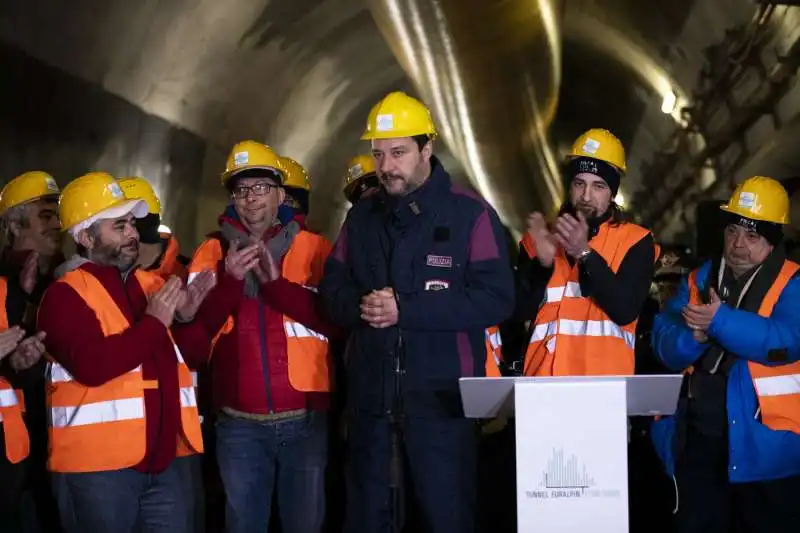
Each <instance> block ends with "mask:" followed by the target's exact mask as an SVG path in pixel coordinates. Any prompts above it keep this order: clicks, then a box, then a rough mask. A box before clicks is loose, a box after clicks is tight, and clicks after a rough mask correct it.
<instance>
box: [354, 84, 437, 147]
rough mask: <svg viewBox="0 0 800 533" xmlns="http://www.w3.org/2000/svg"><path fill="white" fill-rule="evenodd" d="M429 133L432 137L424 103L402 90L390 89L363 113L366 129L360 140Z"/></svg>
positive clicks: (431, 121)
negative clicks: (366, 115)
mask: <svg viewBox="0 0 800 533" xmlns="http://www.w3.org/2000/svg"><path fill="white" fill-rule="evenodd" d="M415 135H429V136H430V137H431V138H434V137H436V135H437V133H436V126H435V125H434V124H433V119H432V118H431V112H430V110H429V109H428V108H427V107H425V104H423V103H422V102H420V101H419V100H417V99H416V98H412V97H410V96H408V95H407V94H405V93H401V92H397V91H396V92H393V93H389V94H388V95H386V96H385V97H384V98H383V100H381V101H380V102H378V103H377V104H375V105H374V106H373V107H372V110H371V111H370V112H369V117H367V129H366V130H365V131H364V134H363V135H362V136H361V140H364V141H371V140H374V139H397V138H399V137H414V136H415Z"/></svg>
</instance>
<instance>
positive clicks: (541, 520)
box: [459, 375, 683, 533]
mask: <svg viewBox="0 0 800 533" xmlns="http://www.w3.org/2000/svg"><path fill="white" fill-rule="evenodd" d="M682 379H683V377H682V376H680V375H666V376H661V375H658V376H655V375H653V376H602V377H546V378H533V377H530V378H529V377H520V378H514V377H508V378H461V379H460V380H459V381H460V383H459V385H460V388H461V398H462V402H463V405H464V413H465V415H466V416H467V417H469V418H494V417H496V416H498V415H501V416H502V415H505V416H511V415H512V414H514V413H515V416H516V441H517V524H518V525H517V530H518V531H519V532H520V533H554V532H558V533H572V532H575V533H585V532H586V531H592V532H596V533H628V422H627V417H628V415H634V416H636V415H670V414H673V413H674V412H675V408H676V406H677V403H678V395H679V393H680V388H681V381H682Z"/></svg>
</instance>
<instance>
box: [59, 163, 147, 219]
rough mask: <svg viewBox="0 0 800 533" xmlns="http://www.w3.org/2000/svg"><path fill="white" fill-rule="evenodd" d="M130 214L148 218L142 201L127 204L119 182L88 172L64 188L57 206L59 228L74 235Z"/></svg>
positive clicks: (106, 175)
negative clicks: (110, 219) (99, 223)
mask: <svg viewBox="0 0 800 533" xmlns="http://www.w3.org/2000/svg"><path fill="white" fill-rule="evenodd" d="M128 213H132V214H133V216H135V217H136V218H143V217H145V216H146V215H147V203H146V202H145V201H144V200H129V199H127V198H126V197H125V193H123V192H122V188H121V187H120V186H119V182H117V180H115V179H114V178H113V177H112V176H111V174H108V173H106V172H90V173H89V174H85V175H83V176H81V177H80V178H77V179H75V180H72V181H71V182H69V183H68V184H67V186H66V187H64V191H63V192H62V193H61V200H59V202H58V216H59V218H60V219H61V225H62V227H63V228H64V229H65V230H68V231H70V233H72V234H73V235H74V234H75V233H77V232H79V231H81V230H84V229H86V228H88V227H89V226H91V225H92V224H93V223H94V222H96V221H98V220H102V219H109V218H119V217H122V216H125V215H127V214H128Z"/></svg>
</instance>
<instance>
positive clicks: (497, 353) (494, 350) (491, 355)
mask: <svg viewBox="0 0 800 533" xmlns="http://www.w3.org/2000/svg"><path fill="white" fill-rule="evenodd" d="M484 334H485V335H486V376H487V377H500V363H501V362H502V361H503V351H502V350H503V341H502V339H501V338H500V328H498V327H497V326H492V327H490V328H487V329H486V330H485V331H484Z"/></svg>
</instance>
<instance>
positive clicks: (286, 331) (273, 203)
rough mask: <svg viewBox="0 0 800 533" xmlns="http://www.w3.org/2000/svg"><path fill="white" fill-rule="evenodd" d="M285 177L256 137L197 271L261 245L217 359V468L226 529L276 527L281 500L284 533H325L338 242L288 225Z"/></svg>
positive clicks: (245, 145) (233, 160) (239, 161)
mask: <svg viewBox="0 0 800 533" xmlns="http://www.w3.org/2000/svg"><path fill="white" fill-rule="evenodd" d="M286 176H287V170H286V167H285V166H284V164H283V163H282V162H281V161H280V159H279V157H278V155H277V154H276V153H275V152H274V151H273V150H272V149H271V148H270V147H269V146H266V145H264V144H261V143H258V142H255V141H244V142H241V143H238V144H237V145H236V146H234V148H233V150H232V151H231V153H230V156H229V157H228V164H227V168H226V169H225V172H224V173H223V174H222V184H223V186H225V188H226V189H227V190H228V194H229V198H230V205H229V206H228V208H227V209H226V210H225V212H224V213H223V214H222V216H220V218H219V222H220V230H219V231H218V232H215V233H214V234H211V235H209V237H208V239H207V240H206V241H205V242H203V243H202V244H201V245H200V246H199V247H198V248H197V250H196V251H195V253H194V257H192V262H191V263H190V265H189V280H190V285H189V286H190V287H191V286H192V284H193V283H195V281H192V280H194V279H196V278H195V276H197V275H198V274H199V273H200V272H202V271H203V270H207V269H210V268H214V265H217V264H218V263H219V261H220V260H221V259H223V258H224V257H227V256H229V255H230V253H231V251H232V250H236V248H235V244H236V243H237V242H238V243H255V244H256V245H257V246H259V247H260V250H261V251H260V252H259V255H260V267H261V268H260V269H258V270H256V271H255V272H254V273H253V275H250V274H248V276H247V277H246V278H245V284H244V287H243V288H242V289H240V292H242V296H243V297H242V300H241V303H240V304H239V306H238V308H237V309H236V311H235V312H234V313H231V318H230V319H229V320H228V322H227V323H226V324H225V327H224V328H222V330H221V332H220V334H219V336H218V338H217V339H216V341H215V344H214V350H213V352H212V355H213V358H212V362H211V364H212V369H213V380H214V404H215V407H217V408H218V409H219V411H220V414H219V419H218V422H217V426H216V432H217V439H216V441H217V460H218V462H219V470H220V475H221V477H222V482H223V485H224V486H225V497H226V511H225V521H226V527H227V531H228V532H229V533H248V532H251V531H264V532H265V531H267V528H268V525H269V522H270V512H271V505H270V504H271V503H272V496H273V494H274V493H275V492H277V501H278V505H279V506H280V512H279V515H280V518H281V524H282V531H283V532H284V533H319V532H320V531H321V530H322V527H323V519H324V511H325V494H324V485H325V483H324V481H325V466H326V462H327V450H328V443H327V438H328V433H327V416H326V411H327V410H328V407H329V404H330V398H329V396H330V394H329V392H330V390H331V379H330V374H331V370H332V368H331V366H330V364H329V363H330V361H329V358H330V350H329V345H328V337H330V336H333V335H336V331H333V328H332V327H331V326H330V325H328V324H327V323H326V322H325V320H323V319H322V318H321V317H320V314H319V312H318V308H319V307H320V306H319V305H318V304H317V298H318V296H317V294H316V285H317V283H318V282H319V280H320V278H321V277H322V270H323V265H324V264H325V259H326V258H327V256H328V254H329V253H330V249H331V245H330V243H329V242H328V241H327V240H325V239H324V238H323V237H321V236H320V235H317V234H314V233H311V232H309V231H306V230H305V229H303V228H302V227H301V225H300V224H299V223H298V222H297V221H296V220H291V221H289V222H288V223H286V224H281V223H280V221H279V219H278V208H279V206H280V205H281V204H282V203H283V201H284V190H283V186H284V185H285V180H286Z"/></svg>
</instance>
